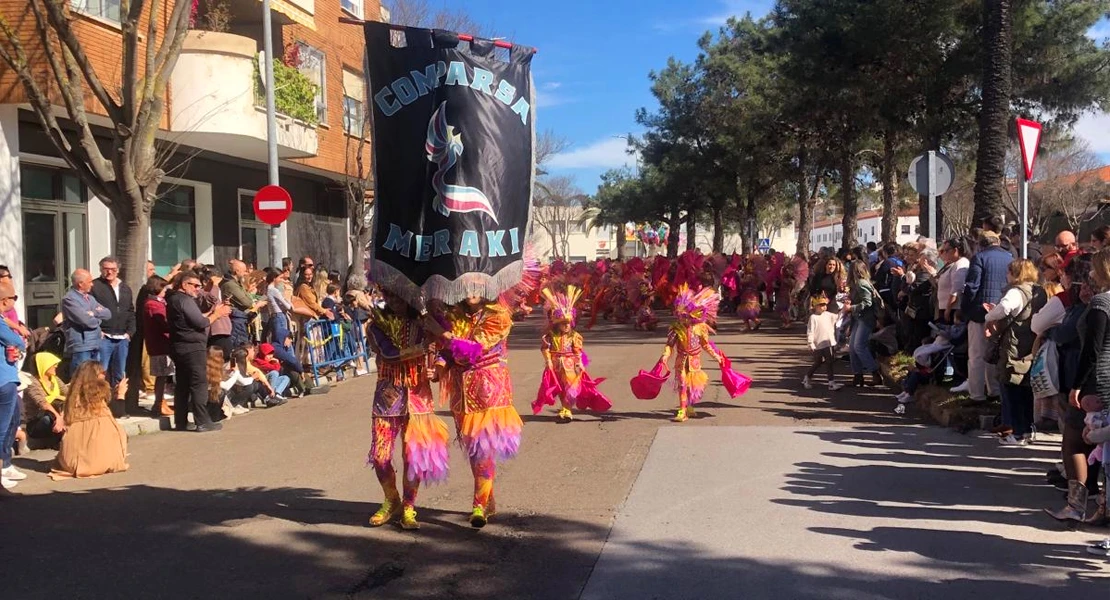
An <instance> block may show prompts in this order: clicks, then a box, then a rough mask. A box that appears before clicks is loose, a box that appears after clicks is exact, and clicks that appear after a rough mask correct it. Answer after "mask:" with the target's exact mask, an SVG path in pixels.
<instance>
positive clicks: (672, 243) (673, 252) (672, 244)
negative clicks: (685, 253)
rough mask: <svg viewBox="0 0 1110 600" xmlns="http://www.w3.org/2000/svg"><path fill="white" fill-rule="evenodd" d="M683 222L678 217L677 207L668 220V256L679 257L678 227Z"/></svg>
mask: <svg viewBox="0 0 1110 600" xmlns="http://www.w3.org/2000/svg"><path fill="white" fill-rule="evenodd" d="M681 224H682V223H681V222H680V221H679V219H678V209H675V210H673V211H672V212H671V218H670V219H669V220H668V221H667V229H668V232H667V258H678V227H679V226H680V225H681Z"/></svg>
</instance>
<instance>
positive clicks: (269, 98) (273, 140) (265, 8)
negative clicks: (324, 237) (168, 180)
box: [258, 0, 282, 267]
mask: <svg viewBox="0 0 1110 600" xmlns="http://www.w3.org/2000/svg"><path fill="white" fill-rule="evenodd" d="M271 19H272V17H271V15H270V0H262V46H263V48H262V56H263V59H264V60H265V61H266V64H265V65H264V66H263V69H265V74H266V163H267V166H268V167H269V175H270V181H269V183H270V185H278V183H279V182H278V154H277V108H276V107H275V105H274V87H275V86H274V57H273V53H274V50H273V48H274V44H273V37H274V35H273V23H272V21H271ZM278 246H279V244H278V226H277V225H271V226H270V264H269V265H268V266H272V267H281V258H282V257H281V248H279V247H278ZM258 266H260V267H261V265H258Z"/></svg>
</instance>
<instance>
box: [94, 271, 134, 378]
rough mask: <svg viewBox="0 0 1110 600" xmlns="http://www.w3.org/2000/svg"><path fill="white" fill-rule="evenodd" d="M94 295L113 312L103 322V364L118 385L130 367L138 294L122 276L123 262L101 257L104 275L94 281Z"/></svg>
mask: <svg viewBox="0 0 1110 600" xmlns="http://www.w3.org/2000/svg"><path fill="white" fill-rule="evenodd" d="M91 295H92V297H93V298H95V299H96V301H97V302H99V303H100V304H101V305H102V306H104V307H105V308H107V309H108V310H109V311H111V312H112V318H110V319H108V320H106V321H103V322H102V323H101V324H100V331H101V333H102V334H103V338H102V339H101V340H100V364H101V366H103V367H104V372H105V373H107V375H108V383H110V384H112V387H113V388H115V387H116V386H117V385H119V382H120V380H122V379H123V377H124V374H125V373H126V369H127V348H128V346H129V345H130V343H131V336H133V335H135V296H134V295H133V294H132V293H131V288H130V287H128V285H127V284H126V283H124V282H123V280H122V279H120V278H119V261H118V260H116V258H115V257H114V256H105V257H104V258H102V259H100V277H98V278H96V279H94V280H93V285H92V292H91Z"/></svg>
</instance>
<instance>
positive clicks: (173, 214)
mask: <svg viewBox="0 0 1110 600" xmlns="http://www.w3.org/2000/svg"><path fill="white" fill-rule="evenodd" d="M195 218H196V198H195V196H194V193H193V188H191V187H187V186H168V185H164V186H162V187H161V189H159V190H158V198H157V199H156V200H155V201H154V207H153V208H152V209H151V211H150V259H151V261H153V262H154V271H155V272H156V273H158V274H159V275H161V276H162V277H165V276H166V275H168V274H169V272H170V269H172V268H173V266H174V265H176V264H177V263H179V262H181V261H182V260H184V259H186V258H192V257H195V256H196V236H195V232H194V223H195Z"/></svg>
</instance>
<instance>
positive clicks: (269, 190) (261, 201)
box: [254, 185, 293, 226]
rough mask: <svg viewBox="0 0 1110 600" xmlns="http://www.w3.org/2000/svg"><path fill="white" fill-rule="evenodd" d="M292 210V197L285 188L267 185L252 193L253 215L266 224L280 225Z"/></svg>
mask: <svg viewBox="0 0 1110 600" xmlns="http://www.w3.org/2000/svg"><path fill="white" fill-rule="evenodd" d="M292 212H293V198H292V197H291V196H290V195H289V192H287V191H285V188H283V187H281V186H278V185H268V186H266V187H264V188H262V189H260V190H258V193H257V194H255V195H254V216H256V217H258V220H259V221H262V222H263V223H265V224H267V225H275V226H276V225H281V224H282V223H284V222H285V220H286V219H288V218H289V214H290V213H292Z"/></svg>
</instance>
